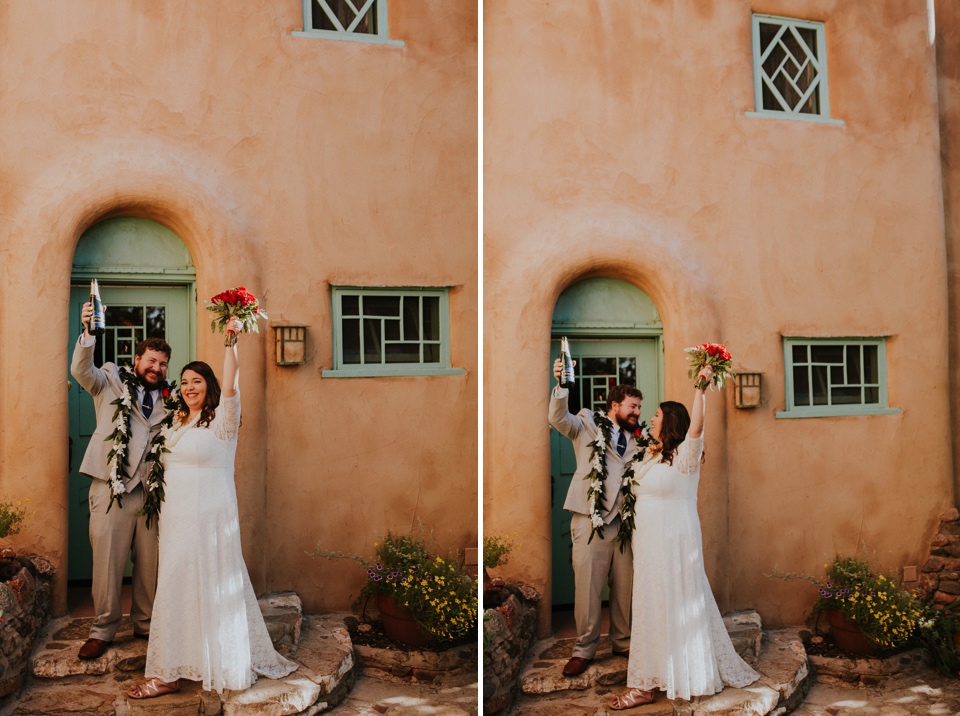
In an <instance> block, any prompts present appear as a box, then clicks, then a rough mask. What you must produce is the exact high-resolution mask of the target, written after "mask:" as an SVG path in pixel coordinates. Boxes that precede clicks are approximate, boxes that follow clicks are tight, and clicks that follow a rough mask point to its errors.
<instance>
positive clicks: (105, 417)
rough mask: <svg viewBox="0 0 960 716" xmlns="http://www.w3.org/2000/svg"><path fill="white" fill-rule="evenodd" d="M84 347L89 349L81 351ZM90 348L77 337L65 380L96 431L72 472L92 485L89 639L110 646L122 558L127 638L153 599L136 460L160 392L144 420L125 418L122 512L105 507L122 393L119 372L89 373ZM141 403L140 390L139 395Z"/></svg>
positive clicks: (141, 464)
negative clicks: (82, 397) (129, 581)
mask: <svg viewBox="0 0 960 716" xmlns="http://www.w3.org/2000/svg"><path fill="white" fill-rule="evenodd" d="M88 341H89V343H90V344H89V345H85V343H87V342H88ZM94 349H95V341H94V339H92V338H88V339H84V338H81V339H80V341H79V342H78V343H77V346H76V348H75V349H74V351H73V361H72V363H71V365H70V373H71V374H72V375H73V377H74V378H76V379H77V382H78V383H80V385H82V386H83V387H84V389H85V390H86V391H87V392H88V393H90V395H91V396H92V397H93V404H94V407H95V408H96V415H97V427H96V429H95V430H94V433H93V435H92V436H91V437H90V444H89V445H88V446H87V450H86V452H85V453H84V456H83V462H82V463H81V464H80V472H81V473H83V474H84V475H86V476H88V477H91V478H93V480H92V481H91V483H90V544H91V546H92V547H93V587H92V592H93V606H94V611H95V612H96V618H95V619H94V622H93V626H92V627H91V629H90V637H91V638H94V639H102V640H103V641H112V640H113V637H114V634H116V631H117V627H118V626H119V625H120V619H121V611H120V590H121V587H122V583H123V571H124V568H125V566H126V563H127V557H128V556H130V557H131V559H132V560H133V604H132V607H131V609H130V619H131V621H133V628H134V631H135V632H137V633H138V634H147V633H149V631H150V616H151V614H152V613H153V597H154V595H155V594H156V591H157V546H158V538H157V521H156V520H154V522H153V525H152V527H151V529H147V525H146V518H145V517H144V516H142V515H137V512H139V511H140V509H141V508H142V507H143V503H144V499H145V497H146V492H145V490H144V486H145V485H146V477H147V474H148V472H149V470H150V463H148V462H146V461H145V460H144V457H145V456H146V454H147V451H148V449H149V446H150V441H151V440H152V439H153V436H154V435H156V433H157V432H158V431H159V430H160V422H161V421H162V420H163V418H164V416H165V415H166V414H167V410H166V408H165V407H164V403H163V397H162V394H161V391H159V390H154V391H153V393H152V394H153V397H154V408H153V411H152V412H151V414H150V417H149V418H145V417H144V416H143V413H142V412H141V405H140V401H139V400H138V401H135V404H134V405H133V406H132V407H131V411H130V441H129V443H128V445H127V456H128V460H127V464H126V466H125V467H126V471H125V472H126V474H125V475H124V485H125V487H126V493H124V494H123V495H122V496H121V497H122V500H123V507H120V505H118V504H116V503H114V505H113V507H111V508H110V512H109V513H108V512H107V506H108V505H109V504H110V482H109V479H110V463H109V461H108V458H107V456H108V454H109V452H110V450H111V448H112V447H113V442H112V441H109V442H108V441H107V440H106V438H107V436H109V435H110V434H111V433H112V432H113V429H114V427H115V425H116V423H115V421H114V417H113V415H114V413H115V411H116V406H115V405H112V403H113V401H114V400H116V399H117V398H119V397H120V396H121V395H123V393H124V391H125V390H126V388H125V387H124V384H123V380H122V379H121V378H120V372H119V369H118V368H117V366H115V365H114V364H113V363H104V365H103V367H102V368H97V367H96V366H95V365H94V363H93V352H94ZM141 396H142V391H141Z"/></svg>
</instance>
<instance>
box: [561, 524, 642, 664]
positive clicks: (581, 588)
mask: <svg viewBox="0 0 960 716" xmlns="http://www.w3.org/2000/svg"><path fill="white" fill-rule="evenodd" d="M619 529H620V518H619V517H616V518H614V520H613V521H612V522H611V523H610V524H608V525H604V528H603V539H600V536H599V535H595V536H594V538H593V539H592V540H590V518H589V517H588V516H587V515H583V514H580V513H576V512H575V513H573V515H572V517H571V518H570V536H571V538H572V540H573V575H574V590H575V591H574V606H573V616H574V619H575V620H576V622H577V643H576V645H575V646H574V648H573V656H579V657H581V658H583V659H592V658H593V657H594V654H596V651H597V646H598V645H599V644H600V617H601V611H602V606H601V603H602V593H603V587H604V585H606V584H607V583H609V584H610V641H611V642H612V644H613V648H614V649H615V650H616V651H626V650H627V649H629V648H630V609H631V606H632V604H633V549H632V547H631V546H630V545H629V544H628V545H627V546H626V548H625V549H624V550H623V552H621V551H620V543H619V542H614V541H613V538H614V537H616V536H617V531H618V530H619ZM588 540H589V543H588Z"/></svg>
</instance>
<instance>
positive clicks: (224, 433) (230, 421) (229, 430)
mask: <svg viewBox="0 0 960 716" xmlns="http://www.w3.org/2000/svg"><path fill="white" fill-rule="evenodd" d="M210 428H211V429H212V430H213V432H214V434H215V435H216V436H217V437H218V438H220V439H221V440H224V441H227V442H230V441H231V440H236V439H237V432H238V431H239V430H240V393H239V392H237V394H236V395H235V396H233V397H232V398H227V397H224V396H221V397H220V405H219V406H217V414H216V415H215V416H214V418H213V422H212V423H211V424H210Z"/></svg>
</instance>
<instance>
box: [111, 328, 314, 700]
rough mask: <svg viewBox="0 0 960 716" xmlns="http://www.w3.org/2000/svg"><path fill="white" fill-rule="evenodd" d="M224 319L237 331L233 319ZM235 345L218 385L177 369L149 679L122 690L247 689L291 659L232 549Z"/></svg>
mask: <svg viewBox="0 0 960 716" xmlns="http://www.w3.org/2000/svg"><path fill="white" fill-rule="evenodd" d="M226 328H227V329H228V330H233V331H235V332H236V334H237V335H238V336H239V335H240V331H241V328H242V326H241V323H240V321H239V320H238V319H236V318H233V319H231V320H230V322H228V323H227V325H226ZM239 383H240V381H239V364H238V359H237V347H236V346H235V345H234V346H232V347H230V348H227V349H226V355H225V356H224V360H223V390H222V391H221V388H220V384H219V383H218V382H217V377H216V376H215V375H214V373H213V370H212V369H211V368H210V366H209V365H207V364H206V363H203V362H201V361H195V362H193V363H189V364H188V365H186V366H185V367H184V368H183V370H182V371H181V373H180V395H181V400H182V401H183V403H185V404H186V409H185V410H182V411H181V414H180V423H179V425H177V424H176V423H175V424H174V429H173V431H172V432H171V434H170V435H169V436H168V438H167V442H166V446H167V448H168V449H169V450H170V452H169V453H168V454H166V455H165V456H164V458H163V459H164V467H165V471H164V479H165V494H166V499H165V500H164V502H163V510H162V513H161V518H160V566H159V573H158V577H157V596H156V600H155V602H154V605H153V622H152V625H151V629H150V643H149V646H148V647H147V665H146V669H145V672H144V673H145V675H146V676H147V677H148V678H147V681H146V682H144V683H142V684H138V685H136V686H133V687H131V689H130V690H129V691H128V692H127V693H128V694H129V695H130V696H131V697H133V698H135V699H146V698H152V697H154V696H160V695H162V694H168V693H172V692H174V691H177V690H178V689H179V679H190V680H192V681H200V682H202V683H203V688H204V689H206V690H214V691H217V692H223V690H224V689H231V690H241V689H246V688H248V687H249V686H250V685H251V684H253V682H254V681H256V679H257V675H258V674H260V675H263V676H268V677H270V678H274V679H276V678H281V677H283V676H286V675H287V674H289V673H291V672H292V671H294V670H295V669H296V668H297V664H295V663H294V662H292V661H289V660H288V659H285V658H284V657H282V656H281V655H280V654H278V653H277V652H276V651H275V650H274V648H273V643H272V642H271V640H270V635H269V634H268V633H267V627H266V625H265V624H264V621H263V615H262V614H261V613H260V607H259V606H258V604H257V598H256V595H255V594H254V592H253V587H252V586H251V584H250V577H249V576H248V574H247V568H246V565H245V564H244V562H243V553H242V552H241V550H240V522H239V515H238V511H237V493H236V488H235V486H234V481H233V463H234V456H235V454H236V451H237V433H238V431H239V428H240V393H239Z"/></svg>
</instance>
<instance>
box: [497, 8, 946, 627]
mask: <svg viewBox="0 0 960 716" xmlns="http://www.w3.org/2000/svg"><path fill="white" fill-rule="evenodd" d="M934 9H935V10H936V13H935V14H934V13H933V10H934ZM531 28H536V31H531ZM958 30H960V14H958V12H957V10H956V8H955V7H954V6H953V5H952V4H950V3H946V2H937V3H928V2H927V0H908V1H904V0H880V1H879V2H872V3H843V2H836V1H835V0H808V1H805V2H795V1H791V2H786V1H784V0H763V1H761V2H752V3H751V2H719V1H714V2H699V1H694V0H689V1H683V2H643V3H637V2H627V1H613V2H595V1H594V2H582V1H580V0H558V1H557V2H550V3H534V4H532V5H531V4H518V3H511V2H503V1H501V0H488V1H487V2H486V3H485V4H484V39H485V41H484V81H483V91H484V113H485V117H484V167H485V173H484V253H485V259H486V260H485V268H484V272H485V273H484V286H485V288H484V291H485V293H484V303H485V308H484V310H485V319H484V331H485V340H484V350H485V354H484V361H485V397H484V408H485V415H484V443H485V463H484V473H485V474H484V533H485V534H506V535H510V534H511V533H516V534H517V539H518V540H519V541H522V549H520V550H519V552H518V553H517V554H516V555H514V556H513V557H512V558H511V561H510V563H509V564H508V565H507V566H506V567H504V568H503V572H504V573H505V574H507V575H508V576H510V577H512V578H515V579H518V580H521V581H526V582H528V583H530V584H533V585H535V586H537V587H539V588H541V589H543V590H544V592H545V594H546V597H547V603H553V604H558V603H564V602H565V601H566V600H568V599H569V596H568V595H567V594H566V593H565V592H564V588H563V584H562V583H561V582H563V581H564V580H567V579H568V577H567V576H566V575H565V573H564V562H565V561H568V559H569V558H568V556H567V554H566V553H565V552H564V550H566V551H567V552H568V551H569V536H568V535H567V534H565V532H564V527H563V524H562V515H559V516H558V515H557V513H556V512H554V513H553V514H551V502H552V503H553V504H554V505H557V504H558V503H559V504H562V502H563V494H562V492H561V491H562V490H565V484H566V483H564V482H563V479H564V475H566V480H567V481H569V470H568V468H569V465H566V466H565V465H564V461H565V460H567V459H568V458H565V457H564V456H563V454H562V441H561V440H559V439H558V438H557V437H556V435H555V433H551V430H550V428H549V426H548V425H547V403H548V390H549V385H550V383H551V380H552V376H551V367H552V361H553V358H554V357H555V356H556V342H555V341H556V339H557V338H558V337H559V336H560V335H569V336H571V338H572V339H574V353H575V354H576V352H577V348H576V346H577V345H578V344H579V345H580V346H581V349H580V350H581V353H580V355H581V362H582V363H585V362H586V361H587V359H588V357H592V358H594V359H596V360H595V361H594V363H592V364H591V365H592V366H593V367H592V368H591V369H590V370H589V371H587V372H588V373H590V374H589V375H584V376H582V378H583V380H582V381H581V384H582V385H588V381H592V382H590V383H589V386H592V388H593V389H598V386H600V388H599V395H600V396H601V397H602V394H603V392H604V391H603V389H602V386H603V385H604V381H607V380H615V379H617V377H618V376H617V371H616V368H614V369H613V370H612V372H610V371H607V373H606V374H605V373H604V369H603V363H602V360H600V359H606V360H607V361H608V363H609V365H614V366H615V365H616V364H615V363H613V362H610V361H614V360H617V361H619V366H620V371H621V373H620V377H622V376H623V366H624V365H626V366H627V373H628V374H630V373H631V371H632V372H635V374H636V379H637V380H638V381H639V382H640V383H641V385H646V386H647V387H645V388H644V392H645V393H646V400H645V401H644V414H643V417H644V418H645V419H649V417H650V416H651V415H652V413H653V411H654V410H655V409H656V404H657V402H658V401H659V400H662V399H664V398H669V399H674V400H681V401H684V402H686V403H687V404H688V405H689V403H690V401H691V399H692V388H691V387H690V382H689V380H688V378H687V365H686V362H685V356H684V353H683V349H684V348H685V347H687V346H691V345H694V344H697V343H700V342H702V341H725V342H726V344H727V346H728V347H729V348H730V350H731V352H732V353H733V356H734V367H735V368H736V369H738V370H741V371H745V372H757V373H760V374H761V380H762V404H761V405H760V407H757V408H752V409H746V408H739V409H738V408H737V407H735V405H734V396H733V391H732V390H727V391H724V393H722V394H720V395H717V394H710V395H709V405H708V422H707V426H706V462H705V464H704V466H703V470H702V478H701V484H700V495H699V505H700V515H701V520H702V523H703V529H704V540H705V548H706V562H707V571H708V574H709V576H710V579H711V583H712V585H713V588H714V591H715V593H716V596H717V599H718V602H719V603H720V606H721V609H724V610H726V609H738V608H756V609H758V610H759V611H760V613H761V615H762V617H763V618H764V620H765V621H766V622H767V623H770V624H784V623H792V624H796V623H800V622H801V621H802V620H803V618H804V615H805V614H806V613H807V612H808V611H809V609H810V607H811V605H812V603H813V601H814V596H815V594H814V592H813V590H812V588H811V587H810V586H809V585H806V584H804V583H796V582H793V583H789V582H782V581H778V580H773V579H770V578H769V577H768V576H766V575H768V574H770V573H772V572H774V571H775V570H777V569H780V570H785V571H798V572H806V573H811V574H822V568H823V564H824V562H825V561H827V560H829V559H830V558H831V557H832V556H833V555H834V554H835V553H837V552H842V553H853V552H856V551H857V550H858V549H859V548H861V547H865V548H866V549H867V550H868V551H869V552H870V553H871V554H872V555H873V558H874V560H875V561H876V562H877V563H878V564H879V565H880V566H882V567H884V568H887V569H895V570H898V571H899V570H902V569H903V568H905V567H919V566H922V564H923V561H924V560H925V559H926V556H927V554H928V551H929V544H930V538H931V536H932V535H933V533H934V531H935V529H936V527H937V524H938V522H937V518H938V515H939V514H940V513H941V512H942V511H943V510H944V509H946V508H947V507H949V506H951V505H953V504H954V503H955V502H956V489H957V488H956V485H957V478H956V470H955V463H956V442H957V441H956V438H955V437H954V436H955V434H956V433H957V429H958V423H957V417H956V416H958V415H960V401H958V400H957V399H956V398H952V397H951V396H956V395H957V375H958V372H957V361H956V360H952V359H951V356H954V355H957V353H958V349H960V345H958V342H960V339H958V330H957V320H956V319H957V315H958V306H960V302H958V296H960V292H958V282H957V270H956V255H957V247H956V242H957V240H958V236H960V233H958V229H957V226H956V223H957V216H958V215H960V212H958V210H957V206H958V203H957V202H958V199H960V194H958V191H960V190H958V188H957V187H958V186H960V180H958V179H957V178H956V177H955V174H956V172H957V171H958V170H957V167H958V166H960V158H958V156H956V155H957V152H958V149H957V146H960V117H958V107H960V102H958V98H960V94H958V85H957V81H956V67H957V66H958V59H960V56H958V50H960V33H958ZM781 43H782V44H781ZM785 48H786V49H785ZM791 53H792V54H793V56H792V57H791V56H790V55H791ZM784 72H786V73H789V74H790V80H789V81H787V80H786V79H785V78H784V76H783V73H784ZM791 83H792V85H791ZM591 397H592V398H593V399H597V397H598V394H597V393H594V394H593V395H592V396H591V395H589V389H588V390H587V391H586V392H585V393H584V396H583V399H584V403H586V401H587V400H589V399H591ZM552 484H553V488H552V487H551V485H552ZM558 485H559V487H558ZM558 493H559V494H558ZM907 576H908V577H910V576H911V574H910V570H907ZM637 578H642V575H637ZM909 585H910V582H908V586H909ZM541 627H542V630H543V631H548V630H549V628H550V610H549V609H546V610H544V614H543V621H542V622H541Z"/></svg>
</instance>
